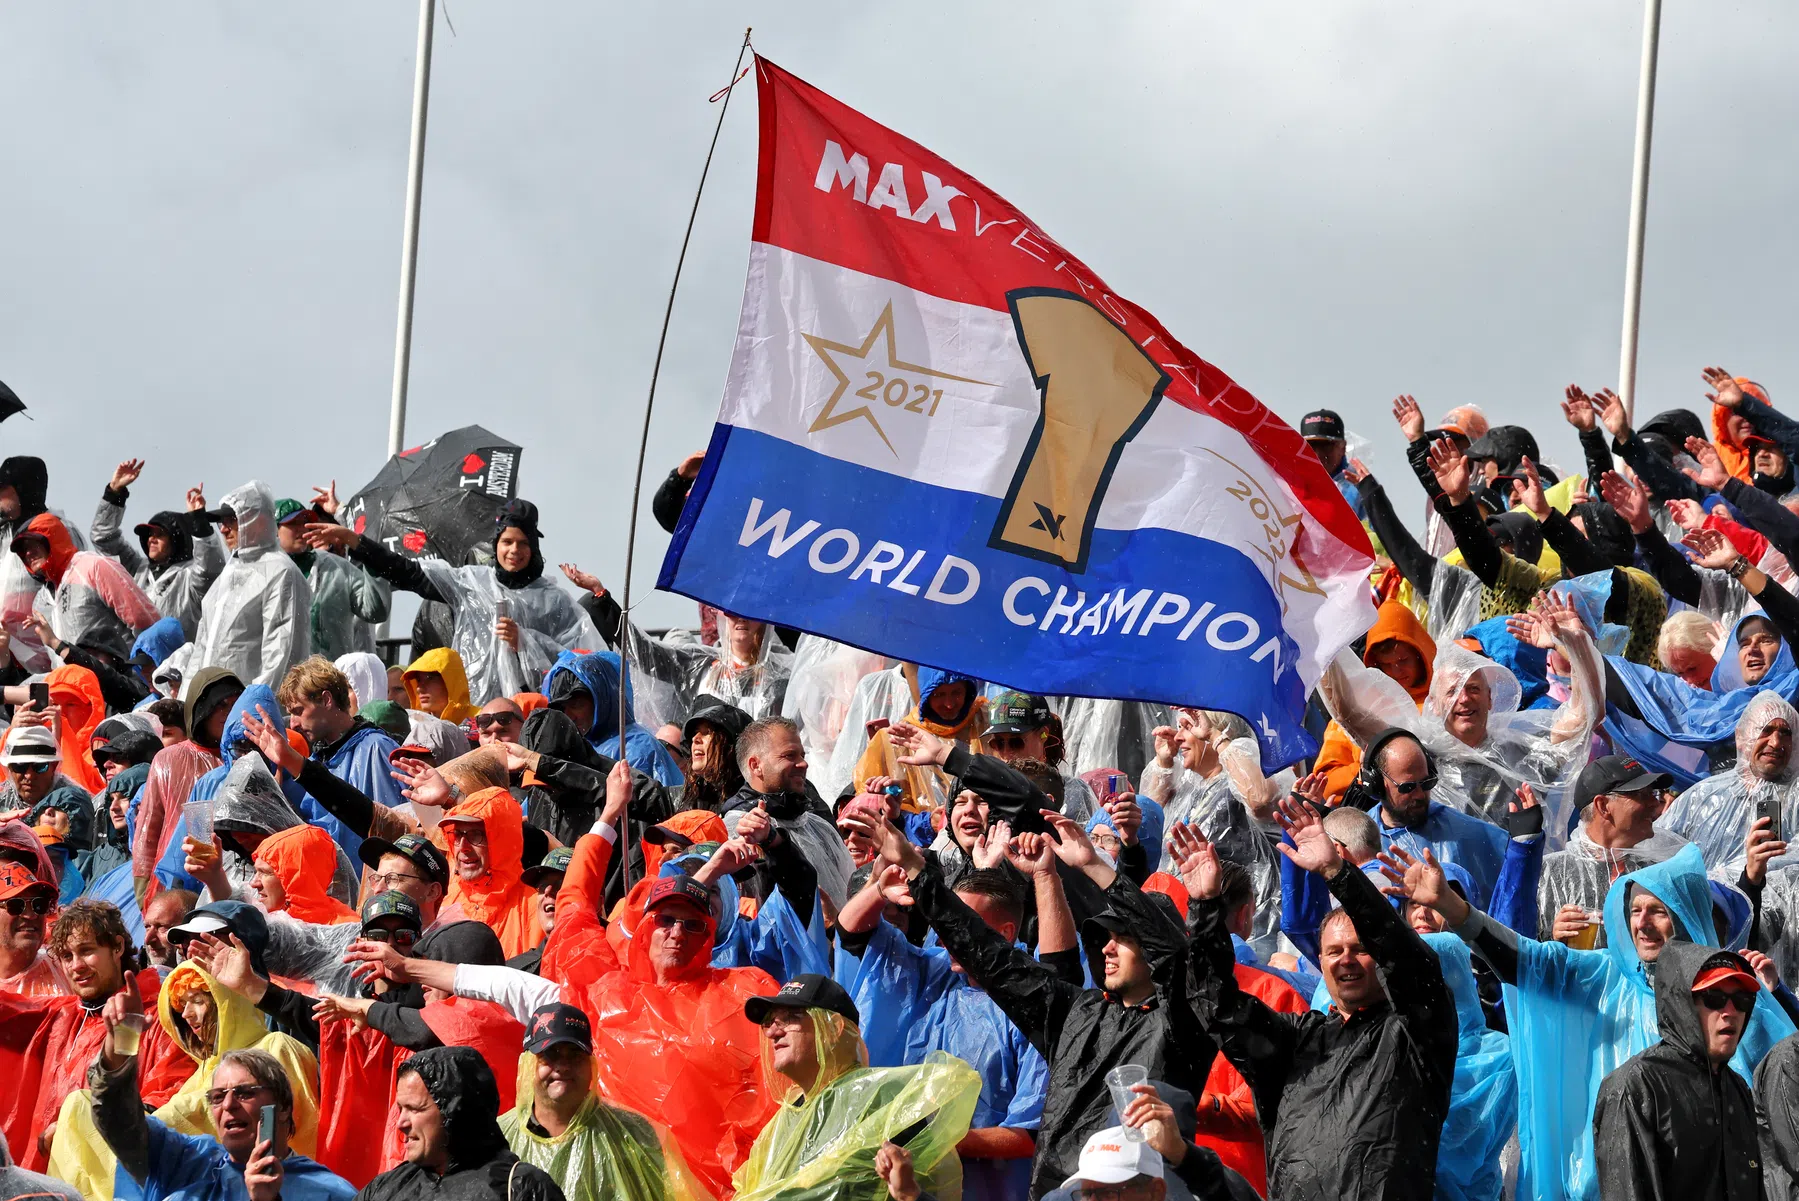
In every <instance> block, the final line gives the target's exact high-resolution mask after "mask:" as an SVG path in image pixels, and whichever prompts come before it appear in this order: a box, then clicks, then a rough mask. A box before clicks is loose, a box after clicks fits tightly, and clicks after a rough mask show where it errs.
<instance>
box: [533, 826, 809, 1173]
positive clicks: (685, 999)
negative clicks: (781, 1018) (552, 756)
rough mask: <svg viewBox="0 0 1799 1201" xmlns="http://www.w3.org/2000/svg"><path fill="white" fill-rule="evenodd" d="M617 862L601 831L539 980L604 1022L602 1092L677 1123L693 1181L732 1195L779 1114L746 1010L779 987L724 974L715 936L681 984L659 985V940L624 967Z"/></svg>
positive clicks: (567, 883) (577, 875) (589, 840)
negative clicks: (615, 895)
mask: <svg viewBox="0 0 1799 1201" xmlns="http://www.w3.org/2000/svg"><path fill="white" fill-rule="evenodd" d="M611 857H612V845H611V844H610V843H608V842H607V841H606V840H605V839H603V838H601V837H599V836H598V835H597V834H586V835H583V836H582V837H581V839H580V841H578V842H577V843H576V844H575V854H574V858H573V859H572V860H571V861H570V863H569V867H568V874H567V875H565V876H564V877H563V878H562V890H561V891H560V892H559V893H557V894H556V929H555V931H554V933H552V934H551V936H550V941H549V944H548V945H547V946H546V947H545V948H544V954H543V964H542V966H541V967H540V968H539V974H540V975H542V976H543V978H544V979H546V980H555V981H556V982H558V983H559V984H561V985H562V994H563V1000H565V1001H567V1002H568V1003H569V1004H571V1005H576V1006H579V1007H580V1008H581V1009H582V1010H583V1011H584V1012H585V1013H586V1014H587V1017H588V1020H589V1021H591V1022H592V1023H593V1031H594V1058H595V1060H596V1061H597V1062H598V1064H599V1076H598V1078H597V1080H596V1082H595V1090H596V1091H597V1092H598V1093H599V1094H600V1095H601V1096H602V1097H603V1098H604V1099H605V1100H606V1101H607V1102H608V1103H610V1104H613V1105H618V1106H622V1107H624V1108H626V1109H634V1110H636V1111H637V1112H639V1113H645V1114H650V1115H653V1116H654V1117H655V1119H656V1120H657V1121H658V1122H661V1123H662V1124H663V1125H665V1126H667V1127H668V1129H669V1131H670V1133H672V1134H673V1135H674V1137H675V1141H676V1142H678V1143H679V1144H680V1145H681V1154H682V1155H684V1156H685V1157H686V1159H687V1165H688V1167H689V1168H691V1169H692V1171H693V1174H694V1175H695V1176H697V1177H698V1178H699V1179H700V1181H701V1183H703V1184H704V1185H705V1186H706V1188H707V1189H709V1190H711V1192H712V1193H713V1195H714V1196H718V1197H729V1196H730V1195H731V1173H733V1172H735V1171H736V1170H737V1169H738V1168H739V1167H741V1166H742V1165H743V1163H744V1162H745V1161H746V1160H747V1159H748V1158H749V1153H750V1148H751V1146H752V1145H754V1143H755V1141H756V1135H757V1133H758V1132H760V1131H761V1129H762V1127H763V1126H764V1125H765V1124H767V1122H768V1119H769V1117H770V1116H771V1115H772V1114H773V1113H774V1111H775V1098H774V1097H772V1096H770V1095H769V1092H768V1088H767V1085H766V1083H765V1081H764V1079H763V1075H762V1057H761V1032H760V1031H759V1030H757V1028H756V1026H755V1024H754V1023H753V1022H751V1021H750V1020H749V1018H747V1017H745V1016H744V1014H743V1003H744V1002H745V1001H747V1000H748V999H749V998H751V997H754V996H768V995H770V994H772V993H774V992H775V991H776V990H777V989H778V987H779V985H778V984H777V983H776V981H775V979H774V977H772V976H770V975H769V974H768V973H767V972H764V971H762V970H761V969H760V968H753V967H745V968H715V967H713V966H712V937H713V934H712V931H711V930H708V931H707V934H706V938H705V940H704V942H703V943H702V944H701V945H700V947H699V948H698V949H697V950H696V951H695V953H694V955H693V958H692V959H690V960H689V961H688V963H687V966H686V968H685V969H683V971H682V973H681V975H680V976H679V977H677V978H674V979H670V980H666V981H662V982H658V981H657V979H656V970H655V968H654V967H653V966H652V965H651V963H650V958H649V939H647V938H634V939H632V940H631V941H630V944H629V945H628V946H627V948H626V950H625V962H624V964H623V965H622V966H621V965H620V964H619V962H618V958H617V956H616V955H615V954H614V952H613V949H612V946H611V945H610V944H609V943H608V942H607V939H606V929H605V927H604V926H603V925H602V924H601V923H600V917H599V906H600V903H601V891H602V888H603V886H604V882H605V879H606V864H607V862H608V861H609V860H610V859H611Z"/></svg>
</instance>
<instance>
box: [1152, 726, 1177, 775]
mask: <svg viewBox="0 0 1799 1201" xmlns="http://www.w3.org/2000/svg"><path fill="white" fill-rule="evenodd" d="M1149 736H1150V737H1151V738H1152V739H1154V740H1155V744H1156V766H1157V767H1159V768H1161V769H1162V770H1164V771H1166V770H1168V769H1169V768H1171V767H1173V766H1174V756H1175V753H1176V752H1177V751H1178V750H1179V749H1180V745H1181V742H1180V738H1181V736H1180V732H1179V731H1177V730H1176V729H1175V728H1174V727H1173V726H1157V727H1156V728H1155V729H1153V730H1151V731H1150V732H1149Z"/></svg>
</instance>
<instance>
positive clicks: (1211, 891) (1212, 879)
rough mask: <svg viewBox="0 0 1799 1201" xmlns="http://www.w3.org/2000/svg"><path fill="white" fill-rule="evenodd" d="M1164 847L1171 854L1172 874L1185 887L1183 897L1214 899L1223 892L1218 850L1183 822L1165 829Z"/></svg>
mask: <svg viewBox="0 0 1799 1201" xmlns="http://www.w3.org/2000/svg"><path fill="white" fill-rule="evenodd" d="M1168 846H1169V849H1170V850H1171V851H1173V852H1174V862H1175V870H1176V871H1177V872H1178V873H1179V875H1180V877H1181V883H1182V884H1184V885H1186V887H1187V895H1188V896H1190V897H1192V898H1193V899H1194V900H1197V901H1211V900H1215V899H1217V897H1218V896H1219V894H1221V893H1222V892H1223V891H1224V869H1223V868H1222V867H1221V866H1220V865H1219V862H1218V848H1216V847H1214V846H1213V845H1212V844H1211V843H1210V842H1207V841H1206V837H1205V835H1203V834H1201V833H1200V832H1199V831H1198V830H1195V829H1194V828H1193V827H1192V826H1189V825H1188V824H1187V823H1186V822H1176V823H1175V824H1174V825H1173V826H1172V827H1170V828H1169V831H1168Z"/></svg>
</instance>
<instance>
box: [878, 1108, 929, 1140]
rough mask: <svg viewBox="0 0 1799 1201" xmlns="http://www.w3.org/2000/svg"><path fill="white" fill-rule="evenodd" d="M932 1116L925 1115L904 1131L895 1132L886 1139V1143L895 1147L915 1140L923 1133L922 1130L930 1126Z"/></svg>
mask: <svg viewBox="0 0 1799 1201" xmlns="http://www.w3.org/2000/svg"><path fill="white" fill-rule="evenodd" d="M934 1116H935V1115H934V1114H928V1113H927V1114H925V1115H924V1117H922V1118H919V1119H918V1120H917V1121H916V1122H913V1123H912V1124H911V1125H910V1126H907V1127H906V1128H905V1129H904V1130H900V1131H898V1132H896V1133H895V1134H894V1136H893V1137H892V1138H890V1139H888V1140H887V1141H888V1142H890V1143H892V1144H894V1145H895V1146H897V1147H903V1146H905V1145H906V1144H907V1143H909V1142H911V1141H912V1140H913V1139H915V1138H917V1137H918V1136H919V1134H921V1133H922V1132H923V1131H924V1128H925V1127H926V1126H928V1125H929V1124H930V1122H931V1118H932V1117H934Z"/></svg>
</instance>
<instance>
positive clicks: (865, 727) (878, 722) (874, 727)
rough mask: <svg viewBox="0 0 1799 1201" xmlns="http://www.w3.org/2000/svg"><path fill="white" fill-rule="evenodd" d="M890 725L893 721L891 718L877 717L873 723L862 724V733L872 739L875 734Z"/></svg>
mask: <svg viewBox="0 0 1799 1201" xmlns="http://www.w3.org/2000/svg"><path fill="white" fill-rule="evenodd" d="M892 724H893V719H892V718H891V717H877V718H875V719H874V720H873V721H867V722H863V723H862V732H863V733H865V734H867V735H868V736H869V737H870V738H873V737H874V736H875V734H876V733H877V732H879V731H881V730H885V729H886V728H887V727H888V726H890V725H892Z"/></svg>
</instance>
